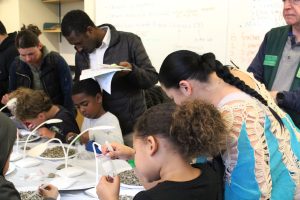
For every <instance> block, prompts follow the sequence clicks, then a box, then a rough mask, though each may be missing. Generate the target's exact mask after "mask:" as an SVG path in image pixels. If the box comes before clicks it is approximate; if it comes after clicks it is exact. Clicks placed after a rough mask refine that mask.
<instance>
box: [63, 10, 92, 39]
mask: <svg viewBox="0 0 300 200" xmlns="http://www.w3.org/2000/svg"><path fill="white" fill-rule="evenodd" d="M88 26H91V27H96V26H95V24H94V22H93V21H92V20H91V18H90V17H89V16H88V15H87V14H86V13H85V12H84V11H82V10H71V11H70V12H68V13H67V14H66V15H65V16H64V17H63V19H62V22H61V32H62V34H63V36H65V37H68V36H69V35H70V34H71V32H72V31H74V32H75V33H76V34H78V33H85V32H86V31H87V27H88Z"/></svg>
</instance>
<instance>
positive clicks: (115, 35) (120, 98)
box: [75, 24, 158, 135]
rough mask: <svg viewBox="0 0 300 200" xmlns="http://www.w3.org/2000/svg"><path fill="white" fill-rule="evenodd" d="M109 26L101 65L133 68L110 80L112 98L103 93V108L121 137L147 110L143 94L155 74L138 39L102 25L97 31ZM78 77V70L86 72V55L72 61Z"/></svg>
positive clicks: (78, 55) (131, 34) (150, 84)
mask: <svg viewBox="0 0 300 200" xmlns="http://www.w3.org/2000/svg"><path fill="white" fill-rule="evenodd" d="M104 26H108V27H109V28H110V31H111V39H110V43H109V46H108V48H107V50H106V51H105V54H104V58H103V63H104V64H114V63H115V64H118V63H120V62H121V61H127V62H129V63H130V64H131V65H132V66H133V68H132V71H131V72H130V73H129V74H128V75H126V76H118V74H117V73H116V75H115V76H114V77H113V80H112V84H111V95H110V94H108V93H106V92H105V91H104V92H103V107H104V109H105V110H106V111H109V112H111V113H113V114H114V115H116V116H117V117H118V119H119V121H120V125H121V129H122V133H123V135H126V134H128V133H130V132H131V131H132V128H133V125H134V123H135V121H136V119H137V118H138V117H139V116H140V115H141V114H142V113H143V112H144V111H145V110H146V103H145V97H144V93H143V90H144V89H148V88H150V87H152V86H153V85H155V84H156V83H157V81H158V74H157V72H156V70H155V68H154V67H153V66H152V64H151V61H150V59H149V57H148V55H147V53H146V50H145V48H144V46H143V43H142V41H141V39H140V38H139V37H138V36H137V35H135V34H133V33H128V32H122V31H117V30H116V29H115V27H114V26H112V25H110V24H103V25H101V26H99V28H101V27H104ZM75 61H76V63H75V65H76V67H77V69H79V71H77V77H79V74H80V73H81V70H83V69H86V68H89V66H90V62H89V56H88V54H87V53H85V52H80V53H79V52H78V53H77V54H76V58H75Z"/></svg>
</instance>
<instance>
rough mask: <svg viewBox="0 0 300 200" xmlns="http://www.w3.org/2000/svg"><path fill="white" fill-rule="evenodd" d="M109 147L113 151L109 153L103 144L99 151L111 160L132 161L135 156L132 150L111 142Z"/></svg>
mask: <svg viewBox="0 0 300 200" xmlns="http://www.w3.org/2000/svg"><path fill="white" fill-rule="evenodd" d="M110 145H111V147H112V148H113V150H114V151H109V150H108V148H107V146H106V145H105V144H104V145H101V151H102V153H103V154H104V155H106V154H107V155H109V157H110V158H111V159H123V160H129V159H132V158H133V156H134V154H135V150H134V149H132V148H130V147H128V146H125V145H123V144H119V143H115V142H113V143H111V144H110Z"/></svg>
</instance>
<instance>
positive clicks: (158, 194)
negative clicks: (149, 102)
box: [96, 101, 227, 200]
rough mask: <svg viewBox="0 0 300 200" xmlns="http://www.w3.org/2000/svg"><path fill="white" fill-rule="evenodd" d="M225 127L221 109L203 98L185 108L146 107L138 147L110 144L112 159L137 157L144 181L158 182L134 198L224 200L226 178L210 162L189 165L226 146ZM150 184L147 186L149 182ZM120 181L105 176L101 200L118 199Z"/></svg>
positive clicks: (99, 191)
mask: <svg viewBox="0 0 300 200" xmlns="http://www.w3.org/2000/svg"><path fill="white" fill-rule="evenodd" d="M226 136H227V131H226V127H225V123H224V121H223V119H222V117H221V114H220V113H219V112H218V110H217V109H216V108H215V107H214V106H213V105H210V104H206V103H202V102H199V101H195V102H187V103H184V104H183V105H181V106H177V107H176V106H175V105H174V104H172V103H166V104H159V105H157V106H154V107H151V108H150V109H149V110H147V111H146V112H145V113H144V114H143V115H142V116H141V117H140V118H139V119H138V121H137V123H136V124H135V127H134V136H133V144H134V145H133V146H134V149H131V148H130V147H126V146H124V145H121V144H116V143H112V144H111V145H112V148H113V149H114V151H112V152H108V150H107V147H105V146H104V147H102V151H103V153H105V154H107V153H108V154H109V156H110V157H111V158H121V159H131V158H132V157H134V161H135V165H136V169H135V171H136V174H137V176H138V177H139V179H140V180H141V182H142V183H153V182H155V181H159V183H157V184H156V185H155V186H153V187H152V188H150V189H149V188H148V187H145V188H146V189H147V190H145V191H142V192H139V193H138V194H137V195H136V196H135V197H134V200H148V199H149V200H150V199H155V200H168V199H170V200H187V199H188V200H199V199H209V200H216V199H222V192H223V189H222V181H221V179H220V177H219V175H218V172H217V171H216V170H215V169H214V168H213V167H212V166H210V165H209V164H207V163H206V164H194V165H191V164H190V163H191V159H192V158H195V157H196V156H199V155H203V156H215V155H218V154H219V153H220V152H221V151H222V150H224V148H225V147H226ZM148 186H149V185H148ZM119 187H120V179H119V177H118V176H115V177H112V178H111V177H109V178H107V177H104V176H103V177H102V178H101V179H100V181H99V184H98V185H97V188H96V190H97V195H98V197H99V199H101V200H108V199H110V200H112V199H114V200H117V199H118V196H119Z"/></svg>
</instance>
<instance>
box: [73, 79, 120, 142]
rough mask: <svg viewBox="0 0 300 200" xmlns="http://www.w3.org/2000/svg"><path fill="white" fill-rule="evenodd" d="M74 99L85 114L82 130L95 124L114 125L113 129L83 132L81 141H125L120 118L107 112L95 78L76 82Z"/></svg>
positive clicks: (75, 103)
mask: <svg viewBox="0 0 300 200" xmlns="http://www.w3.org/2000/svg"><path fill="white" fill-rule="evenodd" d="M72 100H73V103H74V105H75V106H76V108H77V109H78V111H79V112H80V113H81V114H82V115H83V116H84V119H83V123H82V126H81V131H84V130H86V129H88V128H91V127H95V126H112V127H114V128H113V129H111V130H94V131H89V132H86V133H85V134H83V135H82V136H81V138H80V141H81V143H83V144H86V143H87V142H88V141H90V140H93V141H95V142H97V143H99V144H105V141H108V142H118V143H123V137H122V131H121V128H120V124H119V120H118V118H117V117H116V116H115V115H113V114H112V113H110V112H106V111H105V110H104V109H103V106H102V93H101V89H100V86H99V84H98V82H97V81H95V80H94V79H91V78H90V79H85V80H82V81H79V82H76V83H75V84H74V86H73V91H72Z"/></svg>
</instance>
